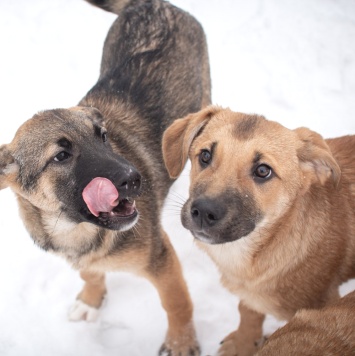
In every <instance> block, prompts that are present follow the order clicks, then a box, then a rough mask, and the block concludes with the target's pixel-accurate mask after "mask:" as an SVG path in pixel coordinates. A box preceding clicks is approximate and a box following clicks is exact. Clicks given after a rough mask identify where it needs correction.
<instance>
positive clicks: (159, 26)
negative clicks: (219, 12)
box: [81, 0, 211, 158]
mask: <svg viewBox="0 0 355 356" xmlns="http://www.w3.org/2000/svg"><path fill="white" fill-rule="evenodd" d="M89 2H90V3H93V4H97V5H98V6H100V7H101V8H103V9H105V10H108V11H113V12H116V13H119V12H124V16H123V15H122V16H119V17H118V19H117V20H116V21H115V22H114V23H113V25H112V27H111V29H110V31H109V33H108V35H107V38H106V41H105V46H104V50H103V57H102V63H101V73H100V78H99V80H98V83H97V84H96V85H95V86H94V87H93V88H92V89H91V90H90V92H89V93H88V94H87V96H86V98H85V99H84V100H83V101H82V102H81V105H85V106H90V105H93V106H96V107H97V108H98V109H100V111H101V112H103V113H104V116H105V117H109V119H108V120H113V121H116V120H120V121H121V123H122V124H124V125H128V126H127V129H129V126H130V125H131V123H130V122H128V120H127V118H126V117H125V118H122V117H120V115H119V114H120V113H112V112H110V115H105V114H106V112H105V111H106V110H107V107H108V106H110V109H112V107H115V108H117V107H120V103H124V106H125V110H126V111H127V106H131V107H134V110H133V112H132V116H139V117H140V121H139V125H140V127H141V131H142V135H144V141H145V143H147V140H150V141H151V142H150V149H152V148H153V147H154V148H155V151H156V153H157V154H158V155H159V157H160V158H161V153H160V152H161V136H162V133H163V132H164V130H165V129H166V127H167V126H168V125H169V124H170V123H171V122H172V121H173V120H174V119H176V118H179V117H183V116H185V115H186V114H188V113H191V112H196V111H198V110H199V109H200V108H201V107H203V106H205V105H207V104H209V103H210V101H211V98H210V75H209V64H208V55H207V46H206V41H205V35H204V32H203V29H202V27H201V25H200V24H199V23H198V22H197V21H196V20H195V19H194V18H193V17H192V16H190V15H188V14H187V13H186V12H184V11H182V10H180V9H178V8H176V7H174V6H172V5H171V4H169V3H166V2H164V1H158V0H152V1H142V0H131V1H127V0H126V1H110V0H108V1H95V0H93V1H89ZM124 5H126V6H125V7H124ZM142 19H145V20H144V21H142ZM176 33H178V34H179V35H178V36H176V35H175V34H176ZM142 39H144V40H142ZM118 54H119V55H118ZM201 73H202V75H201ZM201 78H202V80H201ZM196 88H200V89H201V90H199V91H196ZM110 101H116V102H118V105H117V104H116V105H108V103H109V102H110ZM129 110H130V108H129V107H128V111H129ZM126 115H127V114H126ZM130 120H131V118H130ZM123 121H124V122H123ZM133 121H134V125H137V122H135V120H133ZM106 124H108V126H110V122H107V119H106Z"/></svg>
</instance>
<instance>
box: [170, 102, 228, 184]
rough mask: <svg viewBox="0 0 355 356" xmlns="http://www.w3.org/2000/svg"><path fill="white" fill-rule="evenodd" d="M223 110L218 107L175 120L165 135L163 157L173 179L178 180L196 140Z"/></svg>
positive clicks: (209, 107) (207, 108) (211, 107)
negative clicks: (214, 115)
mask: <svg viewBox="0 0 355 356" xmlns="http://www.w3.org/2000/svg"><path fill="white" fill-rule="evenodd" d="M220 110H222V109H221V108H219V107H217V106H208V107H206V108H205V109H203V110H201V111H199V112H197V113H194V114H190V115H188V116H186V117H185V118H183V119H177V120H175V121H174V122H173V123H172V125H170V126H169V127H168V128H167V129H166V131H165V132H164V135H163V157H164V162H165V166H166V168H167V170H168V172H169V175H170V177H171V178H177V177H178V176H179V175H180V173H181V172H182V170H183V169H184V166H185V163H186V161H187V157H188V154H189V149H190V146H191V144H192V141H193V140H194V138H195V137H196V136H197V135H198V133H199V132H200V131H201V129H202V128H203V127H204V126H205V125H206V124H207V122H208V121H209V119H210V118H211V117H212V115H213V114H215V113H217V112H218V111H220Z"/></svg>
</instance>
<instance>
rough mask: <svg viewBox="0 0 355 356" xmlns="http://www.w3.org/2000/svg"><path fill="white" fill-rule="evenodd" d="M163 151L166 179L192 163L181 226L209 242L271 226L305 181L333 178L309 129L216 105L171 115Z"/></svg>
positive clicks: (321, 144) (326, 155) (327, 155)
mask: <svg viewBox="0 0 355 356" xmlns="http://www.w3.org/2000/svg"><path fill="white" fill-rule="evenodd" d="M163 154H164V160H165V164H166V167H167V169H168V171H169V173H170V175H171V176H172V177H177V176H178V175H179V174H180V173H181V171H182V169H183V167H184V165H185V163H186V160H187V159H188V158H189V159H190V160H191V173H190V180H191V185H190V196H189V198H188V200H187V201H186V203H185V205H184V207H183V209H182V215H181V217H182V223H183V225H184V226H185V227H186V228H187V229H189V230H190V231H191V232H192V233H193V235H194V236H195V237H196V238H197V239H199V240H201V241H204V242H208V243H211V244H219V243H225V242H230V241H235V240H238V239H240V238H242V237H246V236H247V235H249V234H251V233H252V232H255V231H256V232H257V231H258V230H259V231H260V229H262V228H267V227H268V226H271V224H273V223H275V222H276V221H277V220H278V219H280V217H281V216H283V215H284V214H285V213H286V212H287V211H288V209H290V208H291V207H292V205H293V204H294V202H295V200H296V198H297V197H299V196H300V195H303V194H305V192H307V191H308V190H309V187H310V186H311V185H312V184H326V183H327V182H328V181H329V182H332V183H333V184H337V182H338V180H339V179H340V169H339V167H338V165H337V163H336V161H335V160H334V158H333V157H332V154H331V152H330V150H329V148H328V146H327V144H326V143H325V141H324V140H323V139H322V137H321V136H320V135H318V134H316V133H315V132H312V131H310V130H308V129H306V128H300V129H296V130H293V131H292V130H288V129H286V128H285V127H283V126H281V125H280V124H278V123H276V122H272V121H268V120H266V119H265V118H264V117H262V116H257V115H246V114H241V113H236V112H232V111H231V110H229V109H222V108H219V107H215V106H210V107H207V108H206V109H204V110H202V111H200V112H198V113H196V114H191V115H189V116H187V117H186V118H183V119H179V120H176V121H175V122H174V123H173V124H172V125H171V126H170V127H169V128H168V129H167V131H166V132H165V134H164V138H163Z"/></svg>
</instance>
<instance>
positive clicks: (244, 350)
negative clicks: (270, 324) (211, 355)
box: [218, 302, 265, 356]
mask: <svg viewBox="0 0 355 356" xmlns="http://www.w3.org/2000/svg"><path fill="white" fill-rule="evenodd" d="M239 313H240V324H239V328H238V329H237V330H236V331H233V332H232V333H230V334H229V335H228V336H227V337H226V338H225V339H224V340H223V341H222V342H221V347H220V349H219V350H218V356H236V355H238V356H249V355H254V354H255V353H256V351H257V350H258V347H260V340H261V338H262V334H263V322H264V319H265V315H264V314H260V313H258V312H256V311H254V310H252V309H249V308H248V307H247V306H246V305H245V304H244V303H243V302H240V303H239Z"/></svg>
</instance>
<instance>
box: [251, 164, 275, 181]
mask: <svg viewBox="0 0 355 356" xmlns="http://www.w3.org/2000/svg"><path fill="white" fill-rule="evenodd" d="M254 176H255V177H257V178H261V179H268V178H270V177H271V176H272V169H271V167H269V166H268V165H266V164H261V165H260V166H258V167H256V169H255V171H254Z"/></svg>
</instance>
